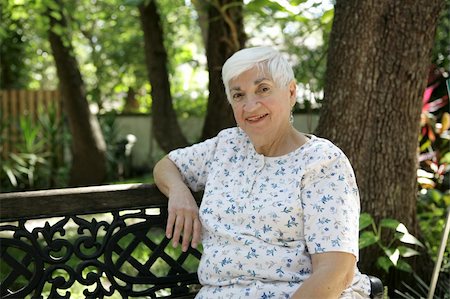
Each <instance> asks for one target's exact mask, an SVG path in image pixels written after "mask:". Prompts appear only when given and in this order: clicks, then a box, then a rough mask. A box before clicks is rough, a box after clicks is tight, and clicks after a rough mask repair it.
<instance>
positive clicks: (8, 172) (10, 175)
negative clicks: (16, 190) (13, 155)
mask: <svg viewBox="0 0 450 299" xmlns="http://www.w3.org/2000/svg"><path fill="white" fill-rule="evenodd" d="M3 170H4V171H5V172H6V175H7V176H8V178H9V181H10V182H11V185H13V186H14V187H17V179H16V176H15V175H14V173H13V172H12V170H11V168H5V167H3Z"/></svg>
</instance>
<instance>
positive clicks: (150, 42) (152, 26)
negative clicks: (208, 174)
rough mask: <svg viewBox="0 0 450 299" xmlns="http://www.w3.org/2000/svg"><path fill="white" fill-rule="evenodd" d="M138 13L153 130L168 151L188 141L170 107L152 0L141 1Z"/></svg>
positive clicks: (164, 55) (164, 53) (163, 51)
mask: <svg viewBox="0 0 450 299" xmlns="http://www.w3.org/2000/svg"><path fill="white" fill-rule="evenodd" d="M139 12H140V19H141V24H142V30H143V32H144V44H145V58H146V59H145V61H146V65H147V70H148V77H149V81H150V84H151V86H152V89H151V95H152V100H153V103H152V116H153V117H152V129H153V133H154V136H155V138H156V140H157V142H158V144H159V146H160V147H161V148H162V149H163V150H164V151H166V152H168V151H170V150H172V149H175V148H178V147H183V146H186V145H187V144H188V142H187V140H186V138H185V137H184V135H183V133H182V131H181V128H180V126H179V124H178V120H177V116H176V114H175V111H174V109H173V104H172V95H171V93H170V82H169V72H168V68H167V63H168V60H167V51H166V48H165V47H164V36H163V30H162V26H161V20H160V19H161V18H160V15H159V12H158V8H157V6H156V3H155V0H150V1H145V3H142V4H140V5H139Z"/></svg>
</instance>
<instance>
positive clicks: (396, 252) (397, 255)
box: [388, 248, 400, 266]
mask: <svg viewBox="0 0 450 299" xmlns="http://www.w3.org/2000/svg"><path fill="white" fill-rule="evenodd" d="M388 256H389V259H390V260H391V262H392V264H393V265H394V266H397V262H398V259H399V258H400V250H398V248H397V249H395V250H394V252H393V253H392V254H389V255H388Z"/></svg>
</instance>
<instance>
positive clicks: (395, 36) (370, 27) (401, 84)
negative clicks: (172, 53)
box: [316, 0, 442, 291]
mask: <svg viewBox="0 0 450 299" xmlns="http://www.w3.org/2000/svg"><path fill="white" fill-rule="evenodd" d="M441 7H442V1H441V0H415V1H412V0H410V1H392V0H380V1H361V0H353V1H342V0H341V1H339V0H337V1H336V6H335V16H334V22H333V28H332V31H331V36H330V46H329V53H328V65H327V72H326V83H325V94H324V104H323V107H322V111H321V113H322V114H321V117H320V121H319V124H318V127H317V131H316V133H317V134H318V135H320V136H324V137H326V138H328V139H330V140H332V141H334V142H335V143H336V144H337V145H338V146H339V147H341V148H342V149H343V151H344V152H345V153H346V154H347V156H348V157H349V159H350V160H351V163H352V165H353V167H354V169H355V173H356V177H357V181H358V185H359V188H360V193H361V207H362V211H363V212H368V213H370V214H372V215H373V216H374V217H375V219H377V220H379V219H381V218H395V219H397V220H399V221H400V222H402V223H404V224H405V225H406V226H407V227H408V229H409V230H410V232H411V233H413V234H414V233H415V232H417V225H416V194H417V183H416V169H417V166H418V163H417V145H418V143H417V140H418V139H417V138H418V137H417V136H418V135H417V134H418V132H419V119H420V112H421V105H422V103H421V98H422V94H423V91H424V88H425V84H426V78H427V72H428V67H429V64H430V54H431V48H432V45H433V40H434V33H435V28H436V21H437V16H438V15H439V11H440V9H441ZM373 256H374V255H373V252H372V251H371V250H370V249H369V250H363V251H362V252H361V258H360V260H361V261H360V267H361V269H362V270H363V271H364V272H366V273H379V272H378V271H379V270H377V269H376V268H375V260H374V258H373ZM392 291H393V290H392Z"/></svg>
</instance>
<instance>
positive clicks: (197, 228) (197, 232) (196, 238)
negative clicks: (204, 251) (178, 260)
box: [191, 218, 202, 248]
mask: <svg viewBox="0 0 450 299" xmlns="http://www.w3.org/2000/svg"><path fill="white" fill-rule="evenodd" d="M201 234H202V224H201V223H200V219H198V218H195V219H194V232H193V233H192V242H191V246H192V247H193V248H197V245H198V243H200V237H201Z"/></svg>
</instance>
